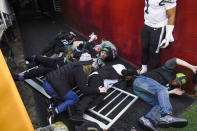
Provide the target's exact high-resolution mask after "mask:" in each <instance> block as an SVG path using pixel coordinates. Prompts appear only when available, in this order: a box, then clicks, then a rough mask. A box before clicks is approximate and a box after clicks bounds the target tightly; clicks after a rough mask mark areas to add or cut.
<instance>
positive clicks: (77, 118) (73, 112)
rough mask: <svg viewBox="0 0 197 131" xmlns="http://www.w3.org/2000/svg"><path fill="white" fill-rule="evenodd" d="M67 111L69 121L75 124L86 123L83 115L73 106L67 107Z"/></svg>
mask: <svg viewBox="0 0 197 131" xmlns="http://www.w3.org/2000/svg"><path fill="white" fill-rule="evenodd" d="M67 111H68V115H69V118H70V120H71V121H72V122H74V123H75V124H82V123H83V122H85V121H86V120H85V119H83V113H80V111H78V110H77V107H76V106H75V105H69V106H68V108H67Z"/></svg>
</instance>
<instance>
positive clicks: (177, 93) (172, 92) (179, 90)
mask: <svg viewBox="0 0 197 131" xmlns="http://www.w3.org/2000/svg"><path fill="white" fill-rule="evenodd" d="M184 93H185V91H184V90H182V89H180V88H175V89H173V90H171V91H169V94H175V95H179V96H180V95H183V94H184Z"/></svg>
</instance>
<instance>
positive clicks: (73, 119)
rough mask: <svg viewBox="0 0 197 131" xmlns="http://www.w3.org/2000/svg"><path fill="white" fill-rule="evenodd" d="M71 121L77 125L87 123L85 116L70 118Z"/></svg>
mask: <svg viewBox="0 0 197 131" xmlns="http://www.w3.org/2000/svg"><path fill="white" fill-rule="evenodd" d="M70 120H71V121H72V122H73V123H75V124H76V125H81V124H82V123H84V122H87V120H85V119H83V116H81V115H74V116H72V117H70Z"/></svg>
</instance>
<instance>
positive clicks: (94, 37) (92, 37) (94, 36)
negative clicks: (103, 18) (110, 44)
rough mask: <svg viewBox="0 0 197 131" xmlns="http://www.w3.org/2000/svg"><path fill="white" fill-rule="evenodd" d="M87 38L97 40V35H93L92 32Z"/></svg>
mask: <svg viewBox="0 0 197 131" xmlns="http://www.w3.org/2000/svg"><path fill="white" fill-rule="evenodd" d="M89 37H90V39H92V40H97V35H95V34H94V32H93V33H92V34H91V35H89Z"/></svg>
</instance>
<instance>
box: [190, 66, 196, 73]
mask: <svg viewBox="0 0 197 131" xmlns="http://www.w3.org/2000/svg"><path fill="white" fill-rule="evenodd" d="M191 70H192V71H193V72H194V74H196V73H197V66H192V68H191Z"/></svg>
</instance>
